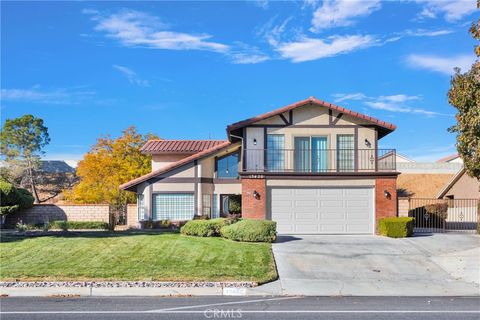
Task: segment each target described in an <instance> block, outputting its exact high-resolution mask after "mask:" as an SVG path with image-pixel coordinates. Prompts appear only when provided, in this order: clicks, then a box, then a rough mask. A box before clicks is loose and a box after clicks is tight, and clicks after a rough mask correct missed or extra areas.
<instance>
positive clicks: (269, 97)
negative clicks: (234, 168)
mask: <svg viewBox="0 0 480 320" xmlns="http://www.w3.org/2000/svg"><path fill="white" fill-rule="evenodd" d="M475 18H477V19H478V12H476V9H475V1H474V0H471V1H448V2H443V1H399V2H378V1H368V2H367V1H352V0H350V1H335V0H334V1H326V2H322V1H284V2H268V1H251V2H177V3H174V2H125V1H123V2H111V1H108V2H87V1H81V2H34V3H30V2H2V3H1V29H2V30H1V117H2V123H3V121H4V120H5V119H7V118H14V117H18V116H21V115H23V114H27V113H29V114H33V115H35V116H37V117H41V118H43V119H44V120H45V122H46V125H47V126H48V128H49V131H50V136H51V143H50V145H49V146H48V148H47V149H46V151H47V152H46V158H48V159H63V160H78V159H81V158H82V155H83V153H85V152H86V151H88V150H89V148H90V146H91V145H93V144H94V143H95V141H96V138H97V137H99V136H100V135H106V134H110V135H112V136H117V135H119V134H120V132H121V130H123V129H125V128H127V127H128V126H130V125H135V126H137V127H138V129H139V130H140V131H141V132H143V133H146V132H152V133H155V134H157V135H159V136H160V137H163V138H166V139H208V138H212V139H224V138H225V127H226V125H227V124H230V123H233V122H236V121H238V120H242V119H244V118H247V117H250V116H254V115H257V114H260V113H264V112H267V111H270V110H272V109H275V108H278V107H281V106H284V105H286V104H289V103H292V102H295V101H298V100H301V99H304V98H306V97H309V96H315V97H317V98H319V99H323V100H326V101H330V102H333V103H337V104H339V105H341V106H344V107H346V108H349V109H352V110H355V111H358V112H362V113H366V114H368V115H371V116H374V117H377V118H380V119H382V120H385V121H389V122H392V123H394V124H396V125H397V126H398V129H397V130H396V131H395V132H394V133H392V134H390V135H389V136H387V137H385V138H384V139H382V140H381V141H380V146H381V147H385V148H396V149H397V150H398V152H400V153H402V154H404V155H406V156H409V157H412V158H415V159H417V160H419V161H429V160H435V159H438V158H440V157H442V156H444V155H448V154H451V153H453V152H455V147H454V144H455V137H454V135H452V134H450V133H448V132H447V128H448V127H449V126H451V125H452V124H453V123H454V120H455V119H454V113H455V110H454V109H453V108H452V107H451V106H449V105H448V101H447V91H448V88H449V82H450V76H451V74H452V73H453V71H452V69H453V67H455V66H459V67H462V68H464V69H466V68H469V67H470V65H471V63H472V62H473V61H474V55H473V46H474V45H475V42H474V40H473V39H472V38H471V37H470V35H469V34H468V32H467V29H468V27H469V26H470V24H471V23H472V22H473V21H474V19H475Z"/></svg>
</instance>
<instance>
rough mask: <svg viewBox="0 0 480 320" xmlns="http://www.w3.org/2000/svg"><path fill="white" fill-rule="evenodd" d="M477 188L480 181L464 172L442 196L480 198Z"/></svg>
mask: <svg viewBox="0 0 480 320" xmlns="http://www.w3.org/2000/svg"><path fill="white" fill-rule="evenodd" d="M479 188H480V182H479V181H478V180H477V179H475V178H472V177H470V176H468V175H467V174H466V173H464V174H462V176H461V177H460V179H458V181H457V182H456V183H455V184H454V185H453V186H452V187H451V188H450V190H448V192H447V193H446V194H445V196H444V198H447V197H448V196H453V197H454V198H455V199H480V192H479Z"/></svg>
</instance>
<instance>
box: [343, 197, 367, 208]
mask: <svg viewBox="0 0 480 320" xmlns="http://www.w3.org/2000/svg"><path fill="white" fill-rule="evenodd" d="M369 206H370V201H368V200H367V199H365V200H347V205H346V207H347V208H352V209H356V208H368V207H369Z"/></svg>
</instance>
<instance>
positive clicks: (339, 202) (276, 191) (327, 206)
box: [269, 187, 373, 234]
mask: <svg viewBox="0 0 480 320" xmlns="http://www.w3.org/2000/svg"><path fill="white" fill-rule="evenodd" d="M269 199H270V207H269V209H270V212H271V219H272V220H273V221H276V222H277V231H278V233H280V234H282V233H283V234H320V233H331V234H338V233H343V234H349V233H350V234H359V233H365V234H372V233H373V188H355V187H350V188H349V187H343V188H333V187H329V188H270V189H269Z"/></svg>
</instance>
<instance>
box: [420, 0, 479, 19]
mask: <svg viewBox="0 0 480 320" xmlns="http://www.w3.org/2000/svg"><path fill="white" fill-rule="evenodd" d="M417 3H419V4H421V5H422V6H423V8H422V11H421V12H420V13H419V16H420V17H421V18H436V17H438V16H439V15H441V16H443V17H444V18H445V20H447V21H448V22H455V21H458V20H460V19H462V18H463V17H465V16H468V15H470V14H472V13H474V12H475V11H476V10H477V5H476V1H475V0H417Z"/></svg>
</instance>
